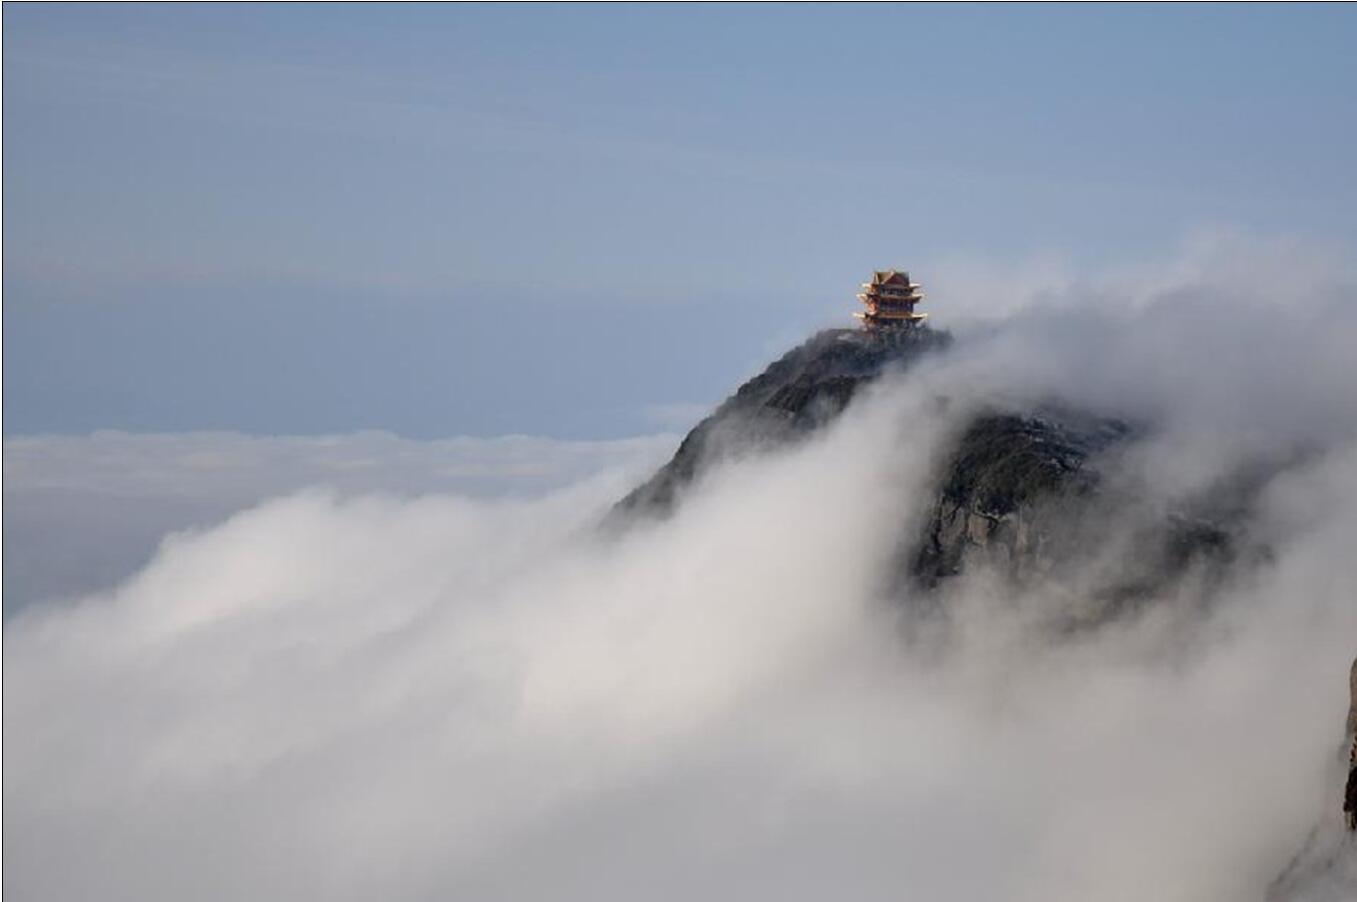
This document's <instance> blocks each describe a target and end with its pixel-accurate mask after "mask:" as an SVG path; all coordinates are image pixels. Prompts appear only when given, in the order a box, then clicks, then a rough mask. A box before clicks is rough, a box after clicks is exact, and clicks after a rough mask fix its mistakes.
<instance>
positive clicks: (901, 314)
mask: <svg viewBox="0 0 1357 902" xmlns="http://www.w3.org/2000/svg"><path fill="white" fill-rule="evenodd" d="M923 296H924V293H923V288H922V286H920V285H919V284H918V283H917V282H911V281H910V279H909V273H907V272H904V271H903V270H896V269H885V270H878V271H876V272H874V273H872V281H870V282H863V283H862V292H861V293H860V294H858V300H859V301H862V303H863V304H865V305H866V307H867V309H866V311H864V312H862V313H858V314H856V316H857V317H858V319H860V320H862V323H863V325H865V326H867V327H868V328H885V327H894V328H899V327H910V326H915V325H918V324H919V323H922V322H923V321H924V320H925V319H927V318H928V314H927V313H915V312H914V305H915V304H917V303H919V302H920V301H922V300H923Z"/></svg>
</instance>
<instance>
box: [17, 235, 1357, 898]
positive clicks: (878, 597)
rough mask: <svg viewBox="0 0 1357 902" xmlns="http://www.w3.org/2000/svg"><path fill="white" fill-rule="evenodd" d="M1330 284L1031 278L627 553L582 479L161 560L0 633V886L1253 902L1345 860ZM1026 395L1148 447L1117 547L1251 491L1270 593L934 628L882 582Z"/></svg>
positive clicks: (1349, 326) (309, 500) (121, 893)
mask: <svg viewBox="0 0 1357 902" xmlns="http://www.w3.org/2000/svg"><path fill="white" fill-rule="evenodd" d="M1354 284H1357V280H1354V279H1353V278H1352V273H1351V271H1349V270H1346V269H1345V268H1344V267H1343V266H1342V265H1341V264H1339V263H1335V262H1334V261H1333V260H1331V259H1328V258H1327V257H1326V255H1324V254H1317V253H1315V252H1314V251H1313V250H1312V249H1308V248H1305V247H1302V246H1299V245H1275V244H1274V245H1268V246H1266V247H1263V248H1257V247H1252V246H1250V247H1243V246H1241V245H1240V244H1239V243H1238V242H1229V241H1226V242H1223V243H1216V244H1212V245H1211V246H1209V247H1206V248H1200V247H1199V248H1194V249H1192V250H1190V252H1189V253H1187V254H1185V255H1184V257H1183V259H1181V260H1179V261H1176V262H1175V263H1173V264H1169V265H1161V266H1158V267H1138V268H1128V269H1127V271H1126V272H1124V273H1121V274H1119V277H1118V278H1117V279H1111V278H1101V279H1097V280H1089V279H1069V280H1064V279H1063V278H1062V280H1060V284H1059V285H1057V286H1055V287H1052V288H1051V289H1050V290H1048V291H1045V292H1034V293H1032V294H1031V295H1030V296H1029V297H1027V298H1026V299H1024V300H1023V302H1022V304H1021V305H1020V306H1019V307H1017V308H1015V309H1013V310H1011V311H1010V312H1008V313H1007V314H1006V315H1005V318H1003V319H1002V320H988V321H979V320H977V321H974V322H972V323H971V324H969V326H968V327H967V328H966V329H964V330H962V331H960V332H959V334H958V340H957V342H956V344H955V346H954V348H953V350H951V351H949V352H947V354H945V355H940V356H938V357H937V358H936V359H931V360H928V361H925V362H923V363H921V364H919V365H918V366H916V367H915V368H913V369H912V370H910V371H909V373H908V374H906V375H903V376H896V377H890V378H887V379H884V380H882V381H881V382H880V383H879V384H878V385H876V386H875V387H874V388H873V390H872V391H870V392H869V393H868V394H867V396H866V397H863V398H861V399H859V400H858V401H856V402H855V403H854V404H853V406H851V407H850V408H849V409H848V410H847V411H846V412H845V414H844V415H843V416H841V417H840V418H839V419H837V420H836V421H835V422H834V423H833V424H832V425H831V426H829V427H827V428H826V429H824V430H822V431H821V432H820V433H817V434H816V435H815V436H814V437H813V438H812V439H810V440H808V441H806V442H804V443H802V444H799V445H796V446H794V447H791V448H788V449H785V450H782V451H778V452H773V453H767V454H762V455H754V456H744V457H738V456H737V457H734V458H732V459H731V461H729V462H728V463H727V464H725V465H723V466H721V467H718V468H715V469H713V470H711V471H710V472H708V473H706V474H705V475H704V476H703V478H702V479H701V480H700V481H699V482H698V483H697V484H696V485H695V486H694V487H693V488H692V490H691V492H690V493H689V494H688V495H687V496H686V497H685V498H684V500H683V503H682V504H681V505H680V506H679V508H678V510H677V511H676V512H675V514H674V515H673V516H672V517H670V518H668V519H664V520H662V521H657V522H648V521H641V522H637V523H635V524H634V525H633V526H632V527H631V528H630V529H627V530H625V531H622V532H621V533H620V534H619V533H617V532H615V531H600V530H598V529H597V528H596V526H597V523H598V521H599V519H600V518H601V516H602V515H603V514H604V513H605V512H606V511H607V509H608V508H609V506H610V505H611V504H612V502H614V501H615V500H616V499H617V497H618V496H619V492H620V490H621V488H622V486H621V485H620V484H619V481H618V480H617V479H607V478H595V477H591V478H589V479H585V480H583V481H581V482H578V483H575V484H572V485H568V486H565V487H562V488H555V489H552V490H550V491H545V492H540V493H535V494H533V495H532V496H531V497H489V498H486V497H480V498H476V497H469V496H466V495H463V494H453V493H428V494H418V495H412V494H411V493H409V492H402V493H399V494H395V493H391V492H370V493H369V492H363V493H357V494H355V493H353V492H343V491H341V492H334V491H325V490H313V491H305V492H301V493H297V494H291V495H286V496H283V497H277V498H274V499H272V500H268V501H266V502H264V503H261V504H258V505H256V506H253V507H250V508H249V509H246V510H243V511H240V512H239V513H236V514H235V515H233V516H231V517H230V518H229V519H226V520H225V521H224V522H220V523H219V524H218V525H215V526H213V527H211V528H206V529H199V530H194V531H189V532H182V533H177V534H174V535H171V536H169V537H168V538H166V539H165V541H164V542H163V543H162V545H161V546H160V548H159V550H158V551H157V552H156V554H155V556H154V558H153V559H152V560H151V562H150V563H149V565H147V566H146V567H145V568H144V569H142V570H141V571H140V572H138V573H137V574H136V575H135V576H133V577H131V578H129V579H127V580H125V581H123V582H122V583H120V584H119V585H117V586H116V587H115V588H110V589H108V590H107V591H102V592H98V593H95V594H91V595H88V596H87V597H85V598H83V599H81V600H79V601H76V602H70V603H61V604H44V605H34V606H31V607H29V608H28V609H26V610H25V611H23V612H21V613H19V614H18V615H16V616H15V617H14V618H13V619H12V620H11V621H10V622H9V624H8V626H7V629H6V632H5V639H4V650H5V674H4V676H5V691H4V701H5V710H4V726H5V738H6V743H5V765H6V766H5V770H4V790H5V811H4V817H5V840H4V842H5V863H6V865H7V866H8V867H7V868H6V870H5V875H4V881H5V886H4V888H5V890H6V891H7V892H9V893H12V894H13V897H14V898H15V899H65V900H72V899H93V898H105V897H114V898H136V899H146V900H156V899H159V900H173V899H183V898H195V899H242V898H255V899H298V898H325V899H372V898H393V899H418V898H430V899H432V898H439V899H447V898H462V899H515V900H521V899H548V898H549V899H553V900H557V899H580V900H586V899H587V900H600V899H697V898H723V899H736V898H738V899H770V900H773V899H776V900H786V899H826V898H846V899H920V900H976V899H1004V900H1034V902H1035V900H1041V902H1051V900H1070V902H1076V900H1077V902H1108V900H1146V899H1154V900H1163V902H1167V900H1191V902H1212V900H1220V902H1238V900H1244V899H1262V898H1263V896H1264V893H1265V892H1266V891H1267V889H1268V887H1269V885H1270V884H1272V882H1273V881H1274V879H1275V878H1277V877H1278V875H1279V874H1280V873H1282V872H1283V870H1284V869H1285V868H1286V867H1287V866H1288V863H1289V862H1291V861H1292V859H1293V857H1294V856H1295V855H1296V854H1297V853H1298V852H1300V851H1301V849H1302V846H1303V844H1304V843H1305V842H1306V841H1307V837H1311V838H1312V839H1313V838H1314V837H1320V838H1321V839H1322V841H1324V842H1332V843H1338V845H1337V846H1335V848H1341V847H1342V843H1341V841H1340V840H1338V839H1336V838H1334V837H1335V836H1336V831H1337V830H1338V827H1337V820H1338V818H1337V815H1338V811H1337V808H1338V805H1339V802H1340V792H1341V785H1342V771H1343V767H1344V762H1343V755H1344V750H1343V749H1342V740H1343V729H1344V715H1345V713H1346V710H1347V701H1348V699H1347V679H1348V667H1349V665H1350V663H1351V661H1352V658H1353V655H1354V653H1357V554H1354V553H1353V549H1354V547H1357V540H1355V539H1354V537H1357V353H1354V349H1357V292H1354V289H1353V286H1354ZM995 290H998V289H995ZM1005 300H1011V299H1005ZM934 307H935V313H934V315H935V317H937V318H938V319H940V320H943V321H945V320H946V299H945V298H944V297H941V296H939V297H938V298H937V302H936V304H935V305H934ZM1052 396H1060V397H1062V398H1064V399H1065V400H1066V401H1067V402H1069V403H1071V404H1075V405H1079V406H1081V407H1085V408H1088V409H1092V410H1095V411H1097V412H1100V413H1105V414H1109V415H1114V416H1120V417H1125V418H1126V419H1128V421H1133V422H1136V423H1138V424H1143V426H1144V427H1145V428H1144V431H1143V433H1141V435H1142V438H1140V439H1139V440H1138V441H1137V443H1136V446H1135V447H1134V448H1132V449H1129V450H1128V451H1127V452H1126V453H1125V454H1124V455H1122V457H1121V458H1120V461H1119V463H1118V466H1119V467H1120V468H1121V475H1122V476H1123V477H1124V478H1125V479H1127V480H1133V481H1134V482H1135V484H1137V485H1139V486H1142V487H1143V488H1142V497H1143V501H1144V504H1146V505H1149V506H1154V505H1169V504H1171V503H1172V502H1173V501H1174V499H1177V498H1180V497H1183V496H1185V495H1187V494H1190V493H1191V492H1193V491H1196V490H1199V489H1202V488H1204V487H1209V486H1211V485H1215V484H1218V483H1220V482H1221V481H1222V480H1227V479H1229V478H1231V477H1232V476H1233V475H1234V474H1235V473H1236V472H1238V470H1239V468H1241V467H1249V466H1252V465H1254V464H1258V463H1260V462H1266V463H1267V466H1266V467H1264V468H1263V470H1262V472H1265V473H1266V474H1267V475H1266V481H1265V484H1264V485H1263V486H1262V488H1261V489H1260V490H1259V491H1258V493H1257V495H1256V500H1255V501H1254V503H1253V505H1252V508H1253V509H1252V514H1251V517H1250V520H1249V527H1248V531H1249V538H1250V541H1251V542H1252V543H1253V545H1254V546H1256V547H1257V548H1260V549H1263V550H1264V551H1263V552H1260V553H1259V554H1256V555H1251V556H1246V557H1243V558H1241V559H1240V560H1239V561H1238V562H1237V564H1236V565H1235V566H1234V567H1233V568H1232V569H1231V570H1230V571H1229V572H1228V573H1227V574H1225V575H1224V577H1223V578H1221V579H1219V580H1215V581H1212V583H1211V584H1210V586H1209V587H1208V586H1207V585H1206V583H1205V582H1204V581H1198V582H1194V581H1192V580H1187V581H1184V582H1182V583H1179V584H1176V585H1175V587H1174V588H1173V589H1172V590H1171V591H1169V592H1166V593H1165V594H1164V597H1161V598H1156V599H1153V600H1152V601H1151V602H1150V603H1147V604H1145V605H1143V606H1142V607H1141V608H1139V609H1138V610H1137V611H1136V612H1134V613H1131V614H1127V615H1126V616H1123V617H1121V618H1118V619H1116V620H1114V621H1112V622H1109V623H1105V624H1102V625H1100V626H1098V627H1096V628H1089V629H1081V630H1064V631H1061V630H1054V629H1052V628H1051V627H1050V622H1051V621H1050V618H1048V617H1045V616H1044V614H1046V613H1048V612H1049V611H1050V609H1051V608H1052V606H1054V605H1058V604H1060V603H1062V601H1061V599H1062V598H1064V594H1063V593H1064V592H1065V590H1064V589H1063V588H1062V589H1060V591H1059V592H1057V591H1056V589H1055V587H1047V586H1042V585H1040V584H1038V585H1036V586H1034V587H1028V588H1026V589H1025V590H1023V591H1021V592H1018V591H1014V590H1011V589H1009V588H1007V587H1006V586H1005V585H1004V584H1003V583H1001V582H999V581H998V580H997V579H995V578H994V577H993V575H992V574H988V573H986V572H983V571H980V570H977V571H974V572H968V573H967V574H965V575H964V576H962V577H959V578H958V579H957V580H954V581H953V582H954V584H953V585H951V586H949V587H947V589H946V591H945V598H946V603H945V612H944V613H942V614H939V613H938V611H937V609H936V607H934V606H929V605H923V604H921V603H920V599H919V598H918V597H917V596H916V594H914V592H913V590H909V589H901V588H899V587H898V586H896V585H895V584H894V583H892V582H891V581H890V580H889V579H887V573H886V571H887V569H888V567H889V562H890V560H891V558H892V555H894V554H895V553H896V552H897V550H898V547H899V545H900V543H901V542H902V541H906V540H908V538H909V536H907V535H901V527H900V524H901V523H906V524H909V523H919V522H921V518H922V517H923V516H924V514H925V510H926V506H927V504H928V503H929V499H930V497H931V492H932V491H934V489H935V486H934V483H933V480H934V479H935V477H936V468H937V466H938V461H939V459H940V455H942V454H943V453H944V452H945V450H946V448H947V443H948V442H949V441H951V440H952V439H953V438H954V437H955V435H956V434H957V431H958V429H960V428H961V426H962V425H963V424H964V422H965V419H966V417H967V416H968V415H969V414H970V412H971V411H973V410H974V409H976V407H977V406H978V405H980V404H984V403H988V402H992V401H995V400H996V399H1003V400H1004V401H1005V402H1012V403H1023V402H1025V401H1037V400H1042V399H1046V398H1049V397H1052ZM941 398H946V399H947V403H945V404H943V403H939V399H941ZM1107 516H1108V517H1109V518H1112V521H1113V522H1111V523H1110V524H1109V527H1110V528H1111V530H1112V531H1113V532H1115V530H1116V529H1117V528H1118V523H1117V522H1116V517H1117V516H1118V514H1117V512H1116V511H1112V512H1109V513H1108V515H1107ZM1128 516H1129V514H1128ZM1128 528H1129V527H1128ZM1092 564H1093V562H1092V561H1091V562H1090V566H1092ZM925 609H928V610H929V611H930V612H931V613H929V614H927V615H925V614H923V613H922V611H924V610H925ZM1312 831H1316V832H1315V833H1314V835H1313V836H1312ZM1349 851H1350V850H1349ZM1335 867H1336V868H1337V869H1338V870H1339V871H1342V869H1343V868H1344V867H1348V868H1349V871H1350V870H1351V868H1350V865H1344V863H1343V861H1342V860H1339V861H1338V863H1337V864H1336V865H1335ZM1330 878H1331V879H1338V878H1337V877H1334V876H1333V873H1332V871H1331V872H1330V874H1329V878H1326V879H1330ZM1322 890H1323V887H1320V888H1318V889H1315V888H1313V887H1311V888H1309V889H1307V888H1306V887H1305V886H1304V885H1302V886H1300V887H1299V888H1298V889H1297V890H1296V893H1297V895H1295V896H1294V898H1307V897H1308V896H1306V895H1305V894H1306V893H1309V892H1314V893H1316V895H1314V896H1313V897H1312V898H1327V897H1325V896H1322V895H1321V894H1320V893H1321V891H1322Z"/></svg>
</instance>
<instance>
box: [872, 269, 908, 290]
mask: <svg viewBox="0 0 1357 902" xmlns="http://www.w3.org/2000/svg"><path fill="white" fill-rule="evenodd" d="M871 284H873V285H900V286H904V287H911V288H913V287H918V283H917V282H911V281H910V279H909V273H908V272H906V271H905V270H903V269H878V270H876V271H875V272H873V273H872V282H871Z"/></svg>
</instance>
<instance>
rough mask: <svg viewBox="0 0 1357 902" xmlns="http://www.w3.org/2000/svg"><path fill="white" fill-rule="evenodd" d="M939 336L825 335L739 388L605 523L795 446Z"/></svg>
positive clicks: (664, 508)
mask: <svg viewBox="0 0 1357 902" xmlns="http://www.w3.org/2000/svg"><path fill="white" fill-rule="evenodd" d="M950 343H951V337H950V336H949V335H948V334H947V333H945V332H935V331H933V330H931V329H926V328H924V329H916V330H913V331H909V332H898V333H891V332H875V333H869V332H863V331H859V330H856V329H829V330H826V331H824V332H820V333H819V334H817V335H815V336H814V337H812V338H811V339H810V340H809V341H807V342H806V343H805V344H803V345H801V346H800V347H797V348H794V349H792V350H791V351H789V352H788V353H787V354H785V355H784V356H783V357H782V358H781V359H779V360H777V361H776V362H774V363H773V364H771V365H770V366H769V367H768V369H766V370H764V371H763V373H761V374H760V375H758V376H755V377H754V378H753V379H750V380H749V381H748V382H746V383H745V384H744V385H742V386H740V388H739V390H738V391H736V392H735V394H734V395H732V396H731V397H730V398H728V399H726V401H725V402H724V403H723V404H722V405H721V406H720V407H718V408H717V409H716V411H715V412H714V413H712V415H711V416H709V417H707V418H706V419H705V420H703V421H702V422H701V423H699V424H698V425H697V426H696V427H695V428H694V429H693V431H692V432H690V433H688V436H687V437H686V438H684V440H683V443H682V444H680V445H679V448H678V451H677V452H675V454H674V457H673V459H672V460H670V461H669V463H667V464H665V465H664V466H663V467H661V468H660V470H659V472H657V473H656V474H655V475H654V476H653V477H651V478H650V480H648V481H647V482H646V483H644V484H643V485H641V486H639V487H638V488H637V489H636V490H635V491H633V492H631V494H629V495H627V497H625V498H623V499H622V500H621V501H620V502H619V503H618V505H617V507H616V508H615V510H614V512H613V519H614V521H616V520H617V519H619V518H625V517H626V516H628V515H642V516H663V515H664V514H667V513H669V512H670V510H672V508H673V506H674V504H675V502H676V501H677V500H678V496H679V495H680V494H681V493H682V491H683V489H684V488H686V487H687V486H688V485H689V484H690V483H691V482H692V481H693V479H694V477H696V476H697V475H698V473H699V471H700V470H701V469H703V468H704V467H706V466H709V465H710V464H712V463H714V462H715V461H717V460H719V459H721V458H722V457H724V456H727V455H731V454H739V453H746V452H749V451H751V450H758V449H761V448H762V449H766V448H769V447H773V446H776V445H779V444H784V443H787V442H791V441H795V440H796V439H797V438H799V437H802V436H805V435H808V434H809V433H811V432H812V431H814V430H815V429H817V428H818V427H820V426H822V425H824V424H825V423H827V422H828V421H829V420H831V419H833V418H834V417H835V416H837V415H838V414H840V413H842V412H843V409H844V408H845V407H847V406H848V402H849V401H851V400H852V399H853V396H854V395H855V394H856V392H857V391H858V389H859V388H861V387H862V386H863V385H865V384H866V383H868V382H870V381H871V380H872V379H875V378H876V377H877V376H879V375H881V374H882V373H883V372H885V371H886V370H887V369H891V368H904V367H906V366H909V365H910V364H911V363H913V362H914V361H915V360H917V359H918V358H919V357H920V356H922V355H923V354H925V353H928V352H930V351H935V350H939V349H942V348H945V347H947V346H948V345H949V344H950Z"/></svg>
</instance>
